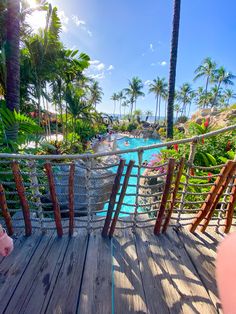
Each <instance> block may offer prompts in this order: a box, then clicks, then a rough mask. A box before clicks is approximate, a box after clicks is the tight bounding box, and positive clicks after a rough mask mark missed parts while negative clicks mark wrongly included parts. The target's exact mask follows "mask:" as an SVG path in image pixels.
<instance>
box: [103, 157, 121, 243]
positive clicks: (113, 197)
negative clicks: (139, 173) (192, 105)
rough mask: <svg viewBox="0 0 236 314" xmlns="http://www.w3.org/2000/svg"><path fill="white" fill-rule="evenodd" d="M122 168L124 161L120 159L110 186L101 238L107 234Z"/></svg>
mask: <svg viewBox="0 0 236 314" xmlns="http://www.w3.org/2000/svg"><path fill="white" fill-rule="evenodd" d="M124 166H125V160H124V159H121V160H120V163H119V167H118V170H117V173H116V177H115V180H114V183H113V186H112V192H111V196H110V201H109V205H108V210H107V216H106V220H105V223H104V227H103V229H102V236H103V237H106V236H107V234H108V230H109V227H110V223H111V219H112V213H113V209H114V206H115V203H116V196H117V193H118V192H119V189H120V180H121V177H122V173H123V170H124Z"/></svg>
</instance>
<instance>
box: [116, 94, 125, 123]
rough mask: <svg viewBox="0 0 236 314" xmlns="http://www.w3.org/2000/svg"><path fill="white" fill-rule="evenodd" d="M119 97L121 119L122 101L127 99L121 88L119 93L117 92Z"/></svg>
mask: <svg viewBox="0 0 236 314" xmlns="http://www.w3.org/2000/svg"><path fill="white" fill-rule="evenodd" d="M117 98H118V100H119V101H120V120H121V106H122V101H123V100H125V99H126V97H125V94H124V91H123V90H121V91H120V92H119V93H118V94H117Z"/></svg>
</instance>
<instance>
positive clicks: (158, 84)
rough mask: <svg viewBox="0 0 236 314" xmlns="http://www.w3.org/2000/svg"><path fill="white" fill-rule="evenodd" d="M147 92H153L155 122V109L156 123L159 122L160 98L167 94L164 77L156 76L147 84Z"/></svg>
mask: <svg viewBox="0 0 236 314" xmlns="http://www.w3.org/2000/svg"><path fill="white" fill-rule="evenodd" d="M149 93H153V94H155V97H156V110H155V122H154V123H156V121H157V111H158V124H160V117H161V99H162V98H165V97H166V95H167V83H166V81H165V78H160V77H157V78H156V79H154V80H153V83H150V84H149Z"/></svg>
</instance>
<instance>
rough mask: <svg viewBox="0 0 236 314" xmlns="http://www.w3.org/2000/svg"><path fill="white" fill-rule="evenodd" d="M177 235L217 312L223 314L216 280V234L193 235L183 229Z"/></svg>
mask: <svg viewBox="0 0 236 314" xmlns="http://www.w3.org/2000/svg"><path fill="white" fill-rule="evenodd" d="M209 230H210V229H209ZM177 234H178V236H179V237H180V239H181V241H182V243H183V244H184V247H185V249H186V251H187V253H188V255H189V258H190V260H191V262H192V264H193V265H194V266H195V269H196V271H197V273H198V276H199V278H200V279H201V281H202V282H203V284H204V286H205V287H206V289H207V291H208V294H209V296H210V299H211V300H212V303H213V304H214V306H215V308H216V309H217V312H221V313H222V311H221V304H220V300H219V297H218V291H217V285H216V279H215V278H216V277H215V258H216V248H217V244H218V241H217V239H216V233H212V234H210V233H209V232H208V233H200V234H199V233H193V234H192V233H190V232H188V231H187V230H184V229H181V230H178V231H177Z"/></svg>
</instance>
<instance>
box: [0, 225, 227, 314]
mask: <svg viewBox="0 0 236 314" xmlns="http://www.w3.org/2000/svg"><path fill="white" fill-rule="evenodd" d="M219 240H220V236H219V235H217V234H216V233H215V232H214V233H213V232H212V233H211V229H210V228H209V231H208V232H207V233H204V234H202V233H200V234H197V233H196V234H191V233H189V232H188V231H187V230H185V229H172V228H170V229H169V230H168V231H167V233H166V234H164V235H160V236H154V235H153V231H152V230H151V229H149V228H146V229H137V230H136V232H135V233H132V232H131V231H129V230H127V229H126V230H120V231H116V236H115V237H114V238H113V239H112V240H109V239H104V238H102V237H101V233H100V231H95V232H93V233H91V234H90V235H88V234H87V231H86V230H80V231H79V232H77V233H76V234H75V235H74V236H73V237H71V238H70V237H67V236H63V237H62V238H58V237H57V236H56V233H55V232H51V233H50V232H47V233H45V234H43V235H42V234H41V233H40V234H39V233H34V234H33V235H32V236H30V237H27V238H26V237H25V236H23V235H19V236H18V237H16V238H15V241H14V242H15V250H14V251H13V253H12V255H10V256H9V257H7V258H2V259H1V260H0V298H1V301H0V313H10V314H13V313H17V314H19V313H34V314H35V313H58V314H59V313H63V314H64V313H101V314H106V313H122V314H123V313H153V314H154V313H218V312H220V311H221V309H220V302H219V299H218V296H217V288H216V282H215V275H214V271H215V266H214V263H215V256H216V246H217V244H218V241H219Z"/></svg>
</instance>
